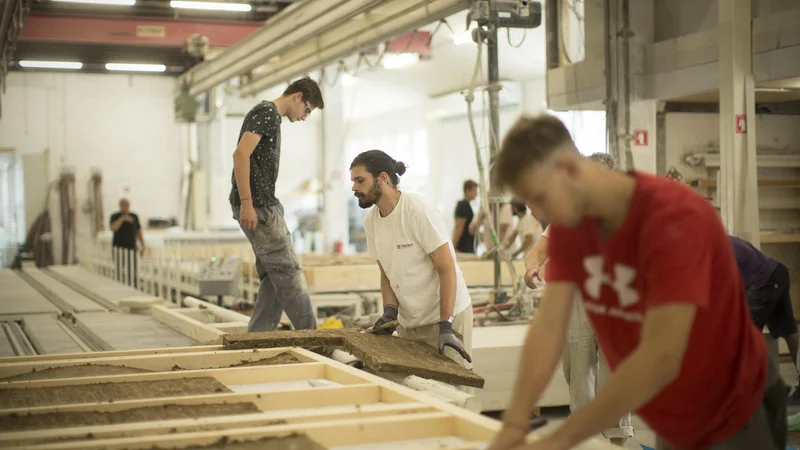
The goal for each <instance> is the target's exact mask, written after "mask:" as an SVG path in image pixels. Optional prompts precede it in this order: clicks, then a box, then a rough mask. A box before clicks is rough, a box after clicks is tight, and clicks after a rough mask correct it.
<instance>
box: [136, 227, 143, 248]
mask: <svg viewBox="0 0 800 450" xmlns="http://www.w3.org/2000/svg"><path fill="white" fill-rule="evenodd" d="M136 239H138V240H139V244H141V245H142V248H141V250H142V251H144V248H145V245H144V234H142V229H141V228H139V229H138V230H136Z"/></svg>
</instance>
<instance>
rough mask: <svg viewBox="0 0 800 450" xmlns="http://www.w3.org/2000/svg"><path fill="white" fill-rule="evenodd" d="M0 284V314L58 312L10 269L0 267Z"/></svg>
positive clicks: (15, 314)
mask: <svg viewBox="0 0 800 450" xmlns="http://www.w3.org/2000/svg"><path fill="white" fill-rule="evenodd" d="M0 286H2V287H3V288H2V289H0V316H4V315H5V316H17V315H20V314H41V313H58V309H56V307H55V306H53V304H52V303H50V302H49V301H48V300H47V299H46V298H45V297H44V296H43V295H42V294H41V293H39V291H37V290H36V289H34V288H33V286H31V285H29V284H28V283H26V282H25V280H23V279H22V278H20V276H19V275H17V274H16V272H15V271H13V270H11V269H0Z"/></svg>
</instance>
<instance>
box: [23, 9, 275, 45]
mask: <svg viewBox="0 0 800 450" xmlns="http://www.w3.org/2000/svg"><path fill="white" fill-rule="evenodd" d="M261 25H262V24H261V23H259V22H223V21H197V20H192V21H188V20H172V19H151V18H144V17H112V16H72V15H52V14H31V15H30V16H28V20H27V22H26V24H25V27H24V28H23V29H22V32H21V33H20V40H23V41H38V42H47V41H49V42H75V43H94V44H130V45H154V46H165V47H181V46H183V45H184V44H185V43H186V39H188V38H189V36H191V35H193V34H200V35H203V36H208V40H209V44H210V45H211V46H214V47H230V46H232V45H233V44H235V43H237V42H239V41H240V40H242V39H243V38H245V37H246V36H248V35H249V34H250V33H252V32H254V31H256V30H257V29H258V28H260V27H261Z"/></svg>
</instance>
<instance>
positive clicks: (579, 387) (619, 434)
mask: <svg viewBox="0 0 800 450" xmlns="http://www.w3.org/2000/svg"><path fill="white" fill-rule="evenodd" d="M573 303H574V306H573V310H572V317H571V318H570V322H569V329H568V331H567V345H566V346H565V347H564V358H563V360H562V364H563V369H564V377H565V378H566V379H567V384H568V385H569V409H570V411H571V412H575V411H577V410H579V409H581V408H583V407H584V406H586V404H587V403H589V402H590V401H591V400H592V399H593V398H594V396H595V393H596V392H598V391H600V389H602V387H603V386H604V385H605V384H606V383H607V382H608V380H609V378H611V370H609V368H608V363H606V360H605V358H604V357H603V355H602V353H601V352H600V349H599V347H598V346H597V339H596V337H595V334H594V331H593V330H592V327H591V325H590V324H589V318H588V317H586V311H585V310H584V309H583V305H582V304H581V301H580V299H579V298H577V297H576V298H575V299H574V300H573ZM603 436H605V437H606V438H608V439H611V438H625V439H627V438H630V437H633V426H631V414H630V413H628V414H626V415H625V416H623V417H622V418H621V419H620V420H619V426H617V427H614V428H609V429H607V430H605V431H603Z"/></svg>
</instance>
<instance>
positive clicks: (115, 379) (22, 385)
mask: <svg viewBox="0 0 800 450" xmlns="http://www.w3.org/2000/svg"><path fill="white" fill-rule="evenodd" d="M327 375H328V369H327V366H326V365H325V364H322V363H303V364H283V365H275V366H250V367H233V368H229V369H202V370H180V371H175V372H153V373H133V374H125V375H105V376H96V377H79V378H54V379H48V380H31V381H12V382H9V383H5V384H0V388H2V389H34V388H42V387H56V386H80V385H92V384H97V383H132V382H138V381H156V380H180V379H186V378H202V377H212V378H215V379H216V380H217V381H219V382H220V383H222V384H225V385H229V386H231V385H239V384H263V383H280V382H285V381H302V380H321V379H328V378H327ZM340 380H342V381H344V382H342V381H335V382H336V383H339V384H363V383H364V381H363V380H357V381H356V380H351V381H350V382H347V380H346V379H343V378H340ZM331 381H334V380H331Z"/></svg>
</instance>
